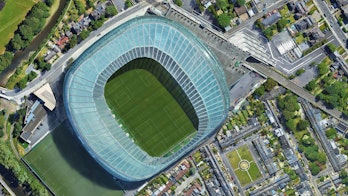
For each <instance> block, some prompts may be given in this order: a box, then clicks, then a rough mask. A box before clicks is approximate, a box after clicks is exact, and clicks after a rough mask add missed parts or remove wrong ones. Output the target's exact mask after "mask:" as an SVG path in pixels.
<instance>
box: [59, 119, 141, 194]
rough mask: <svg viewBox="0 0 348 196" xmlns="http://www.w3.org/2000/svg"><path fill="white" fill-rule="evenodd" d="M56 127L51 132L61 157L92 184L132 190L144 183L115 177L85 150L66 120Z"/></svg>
mask: <svg viewBox="0 0 348 196" xmlns="http://www.w3.org/2000/svg"><path fill="white" fill-rule="evenodd" d="M58 129H59V130H55V131H53V132H52V136H53V137H52V138H53V141H54V143H55V145H56V147H57V149H58V150H59V152H60V154H61V157H63V158H64V159H65V161H66V162H67V163H68V164H69V165H70V166H71V167H72V168H74V169H75V170H76V171H78V172H79V173H80V174H81V175H83V176H84V177H86V178H87V179H89V180H90V181H92V182H93V183H94V184H98V185H99V186H102V187H105V188H108V189H111V190H134V189H137V188H138V187H139V186H141V185H142V184H143V183H144V182H134V183H130V182H124V181H121V180H118V179H115V178H114V177H113V176H112V175H111V174H109V173H108V172H107V171H106V170H105V169H104V168H103V167H101V166H100V165H99V164H98V163H97V162H96V161H95V160H94V159H93V158H92V157H91V156H90V155H89V153H88V152H87V151H86V150H85V148H84V147H83V146H82V144H81V143H80V141H79V140H78V139H77V137H76V136H75V135H74V133H73V131H72V128H71V126H70V124H69V121H68V120H66V121H64V123H62V125H61V126H60V127H58Z"/></svg>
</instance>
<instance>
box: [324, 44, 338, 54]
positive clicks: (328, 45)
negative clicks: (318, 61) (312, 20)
mask: <svg viewBox="0 0 348 196" xmlns="http://www.w3.org/2000/svg"><path fill="white" fill-rule="evenodd" d="M326 48H327V49H328V51H329V52H331V53H334V52H335V51H336V49H337V47H336V46H335V44H333V43H328V44H327V45H326Z"/></svg>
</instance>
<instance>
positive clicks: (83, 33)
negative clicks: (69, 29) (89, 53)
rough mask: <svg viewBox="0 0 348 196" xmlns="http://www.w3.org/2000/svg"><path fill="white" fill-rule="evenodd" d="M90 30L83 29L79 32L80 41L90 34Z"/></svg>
mask: <svg viewBox="0 0 348 196" xmlns="http://www.w3.org/2000/svg"><path fill="white" fill-rule="evenodd" d="M89 33H90V32H89V31H88V30H83V31H82V32H81V33H80V34H79V38H80V39H79V41H80V42H81V41H82V40H84V39H86V38H87V37H88V36H89Z"/></svg>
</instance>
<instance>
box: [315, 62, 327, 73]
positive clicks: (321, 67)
mask: <svg viewBox="0 0 348 196" xmlns="http://www.w3.org/2000/svg"><path fill="white" fill-rule="evenodd" d="M317 68H318V72H319V75H320V76H322V75H324V74H326V73H327V72H329V67H328V66H327V65H326V64H325V63H323V62H322V63H319V64H318V65H317Z"/></svg>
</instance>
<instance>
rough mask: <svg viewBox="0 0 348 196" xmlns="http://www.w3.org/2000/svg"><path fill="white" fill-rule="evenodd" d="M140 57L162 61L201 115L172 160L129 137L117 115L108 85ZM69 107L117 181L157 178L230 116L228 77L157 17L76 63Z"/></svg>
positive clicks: (67, 88) (183, 32)
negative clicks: (149, 151)
mask: <svg viewBox="0 0 348 196" xmlns="http://www.w3.org/2000/svg"><path fill="white" fill-rule="evenodd" d="M137 58H151V59H154V60H156V61H157V62H159V63H160V64H161V65H162V66H163V67H164V68H165V69H166V70H167V71H168V72H169V73H170V74H171V75H172V76H173V78H174V79H175V80H177V82H178V84H179V85H180V86H181V88H182V89H183V91H184V92H185V94H187V96H188V98H189V100H190V102H191V103H192V106H193V107H194V110H195V112H196V114H197V117H198V121H199V126H198V132H197V134H196V135H195V136H194V138H193V139H192V140H191V141H190V142H189V143H188V144H186V145H185V146H184V147H182V148H181V149H180V150H178V151H176V152H175V153H173V154H172V155H170V156H168V157H151V156H149V155H148V154H147V153H146V152H145V151H143V150H142V149H141V148H140V147H139V146H137V145H136V144H135V143H134V141H133V140H132V139H131V138H130V137H128V136H127V134H126V133H125V131H124V130H123V128H122V126H121V124H119V123H118V122H117V121H116V120H115V118H114V117H113V115H112V112H111V110H110V109H109V107H108V105H107V103H106V101H105V97H104V87H105V84H106V82H107V80H108V79H109V78H110V76H111V75H112V74H113V73H115V72H116V71H117V70H118V69H120V68H121V67H122V66H124V65H125V64H127V63H128V62H130V61H132V60H134V59H137ZM64 104H65V107H66V110H67V115H68V118H69V120H70V123H71V125H72V127H73V129H74V130H75V132H76V135H77V136H78V138H79V139H80V141H81V142H82V144H83V145H84V146H85V148H86V149H87V151H88V152H89V153H90V154H91V156H92V157H93V158H95V160H96V161H97V162H99V163H100V164H101V165H102V166H103V167H104V168H105V169H106V170H107V171H108V172H110V173H111V174H112V175H114V176H115V177H117V178H119V179H121V180H125V181H139V180H144V179H147V178H150V177H152V176H153V175H155V174H156V173H158V172H160V171H161V170H163V169H165V168H166V167H168V166H169V165H171V164H172V163H174V162H176V161H177V160H178V159H179V158H181V157H182V156H184V155H185V154H187V153H188V152H190V151H191V150H193V149H194V148H195V147H196V146H197V145H199V144H201V143H202V142H203V140H204V139H206V138H208V137H209V136H211V135H212V134H213V133H214V131H215V130H216V128H218V127H219V126H220V125H221V124H222V123H223V122H224V121H225V118H226V117H227V113H228V109H229V94H228V89H227V84H226V79H225V76H224V73H223V71H222V69H221V67H220V66H219V62H218V61H217V59H216V58H215V56H214V55H213V54H212V53H211V51H210V50H209V49H208V48H207V47H206V46H205V45H204V44H203V43H202V42H201V41H200V40H199V39H198V38H197V36H195V35H194V34H193V33H191V32H189V31H188V30H187V29H186V28H184V27H183V26H181V25H179V24H177V23H175V22H173V21H170V20H168V19H165V18H162V17H157V16H146V17H137V18H135V19H132V20H130V21H128V22H126V23H124V24H122V25H121V26H119V27H118V28H116V29H114V30H112V31H111V32H110V33H108V34H106V35H105V36H104V37H102V38H101V39H100V40H99V41H97V42H96V43H94V44H93V45H92V46H91V47H90V48H89V49H87V50H86V51H85V52H84V53H83V54H82V55H81V56H80V57H79V58H78V59H77V60H76V61H75V62H74V63H73V65H72V67H71V68H70V69H69V72H68V74H67V75H66V78H65V81H64Z"/></svg>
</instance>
